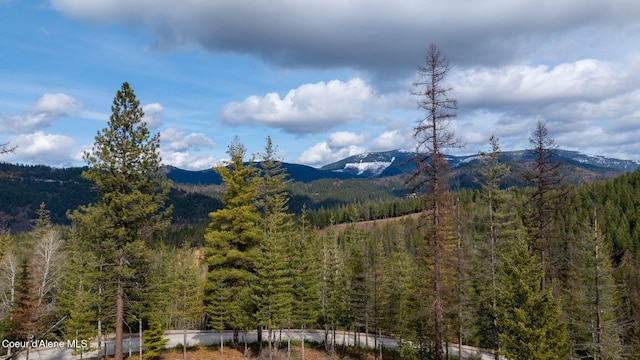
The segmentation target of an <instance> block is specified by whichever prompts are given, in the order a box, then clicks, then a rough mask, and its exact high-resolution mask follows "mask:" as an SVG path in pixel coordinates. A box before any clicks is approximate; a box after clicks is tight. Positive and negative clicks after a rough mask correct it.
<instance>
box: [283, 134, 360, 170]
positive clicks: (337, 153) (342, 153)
mask: <svg viewBox="0 0 640 360" xmlns="http://www.w3.org/2000/svg"><path fill="white" fill-rule="evenodd" d="M368 137H369V135H368V134H356V133H354V132H350V131H338V132H334V133H332V134H329V136H328V140H327V141H322V142H319V143H317V144H315V145H313V146H312V147H311V148H309V149H307V150H305V151H304V152H303V153H302V154H301V155H300V156H299V157H298V158H297V159H296V160H295V161H298V162H300V163H303V164H308V165H322V164H326V163H329V162H333V161H337V160H340V159H343V158H345V157H349V156H352V155H357V154H362V153H363V152H365V150H366V149H365V147H363V146H360V145H362V144H363V143H364V142H365V141H366V139H367V138H368Z"/></svg>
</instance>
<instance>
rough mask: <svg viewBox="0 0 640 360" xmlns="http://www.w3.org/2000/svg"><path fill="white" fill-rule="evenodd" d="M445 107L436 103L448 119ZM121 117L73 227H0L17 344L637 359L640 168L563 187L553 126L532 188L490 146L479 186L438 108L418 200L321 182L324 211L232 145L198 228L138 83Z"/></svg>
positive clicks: (9, 320) (539, 138)
mask: <svg viewBox="0 0 640 360" xmlns="http://www.w3.org/2000/svg"><path fill="white" fill-rule="evenodd" d="M429 55H430V56H432V58H431V60H432V61H433V63H432V65H434V66H431V67H425V68H424V71H425V72H427V73H428V72H429V71H431V75H430V76H431V77H433V76H434V74H439V72H438V71H441V70H443V71H444V70H446V66H443V65H445V63H442V62H440V58H439V56H440V55H439V52H437V49H436V48H430V53H429ZM445 72H446V71H445ZM427 75H428V74H427ZM421 84H422V83H418V84H417V85H421ZM427 90H428V91H426V92H425V94H426V96H427V100H425V101H424V102H422V103H421V104H422V105H423V106H424V107H425V108H433V107H430V106H429V105H430V104H431V103H430V102H429V101H431V102H434V101H436V100H438V99H437V98H435V97H432V98H431V100H429V98H428V96H434V95H433V94H438V92H434V91H432V90H433V89H431V90H429V88H428V89H427ZM448 101H449V100H448V99H445V100H443V101H441V102H438V104H439V106H445V108H446V109H449V110H451V109H454V108H455V104H454V103H453V102H451V103H450V102H448ZM112 109H113V114H112V116H111V118H110V121H109V127H108V128H105V129H104V130H102V131H101V132H99V133H98V136H97V137H96V143H95V144H94V147H93V149H92V151H91V152H87V153H85V160H86V161H87V163H88V164H89V166H88V167H87V168H86V169H84V171H83V173H82V177H83V179H85V180H86V181H88V182H89V183H91V184H93V185H94V186H95V187H96V189H97V197H96V198H94V199H93V200H91V201H88V202H87V203H86V204H83V205H80V206H78V207H77V208H75V209H69V211H68V212H67V216H68V218H69V221H70V224H69V225H55V224H54V223H53V222H52V219H51V211H50V210H49V209H48V206H49V205H47V204H45V202H42V204H41V205H40V206H39V208H38V210H37V212H36V213H35V216H34V218H33V221H32V225H33V229H32V230H31V231H29V232H23V233H19V234H12V233H11V232H9V231H7V230H4V231H2V232H0V336H1V337H2V338H4V339H10V340H13V341H24V340H27V339H51V340H68V339H78V340H98V341H99V342H98V347H101V346H102V341H104V337H105V336H106V335H107V334H115V335H114V336H115V343H116V348H115V353H116V359H121V358H122V357H123V354H122V349H123V348H122V339H123V334H124V333H125V332H130V333H132V332H136V331H138V329H140V328H141V329H143V330H144V332H145V335H144V337H145V339H146V340H145V341H146V342H145V344H146V348H147V352H146V355H145V356H147V357H149V358H152V357H154V356H156V355H157V354H158V351H161V348H162V345H163V343H164V342H163V340H162V337H161V335H160V334H162V332H163V331H164V330H165V329H183V330H185V331H186V330H188V329H212V330H218V331H220V330H234V331H235V332H236V333H239V332H244V331H248V330H260V332H261V334H262V335H263V336H262V343H263V347H264V351H267V352H268V353H269V356H271V355H272V354H273V352H275V351H278V349H280V348H281V347H284V346H286V344H282V343H280V340H279V338H278V337H277V336H276V334H277V333H279V332H282V331H289V330H290V329H296V331H301V332H303V333H304V331H305V330H306V329H321V330H324V331H325V334H326V336H325V342H324V344H323V345H324V349H325V350H326V351H327V352H328V353H330V354H333V353H334V352H335V351H336V347H337V344H336V341H335V333H336V330H344V331H347V332H349V333H350V334H352V336H354V337H356V336H358V335H357V334H358V333H368V334H372V335H374V336H375V338H376V340H375V343H374V344H373V345H374V346H378V345H379V344H381V342H380V341H378V339H379V338H378V337H379V336H382V335H386V336H391V337H393V338H395V339H396V340H397V342H398V344H399V347H398V348H397V349H396V350H395V353H394V355H395V356H397V357H399V358H402V359H432V358H435V359H440V358H443V356H444V354H443V347H442V345H443V344H466V345H472V346H475V347H479V348H485V349H490V350H493V351H495V354H496V358H497V357H498V356H499V355H501V356H504V357H506V358H509V359H560V358H571V359H621V358H625V359H638V358H640V356H639V355H638V354H640V340H639V339H640V270H639V269H640V213H638V210H637V209H639V208H640V172H633V173H629V174H626V175H623V176H620V177H617V178H615V179H612V180H606V181H596V182H591V183H581V184H575V185H569V184H568V183H567V182H566V181H565V179H563V176H562V174H563V173H562V171H561V167H562V164H561V163H558V162H556V161H555V158H554V155H555V154H556V152H557V147H556V146H555V145H554V142H553V139H552V137H551V136H550V134H549V133H548V132H547V129H546V126H545V124H544V123H542V122H539V123H538V124H537V125H536V128H535V129H533V131H532V133H531V137H530V139H529V140H530V143H531V149H530V151H531V153H532V154H533V155H534V157H535V159H536V162H535V163H533V164H531V165H530V166H529V165H528V168H527V169H525V170H526V171H524V176H523V177H522V179H521V183H522V184H524V185H523V186H518V187H516V186H510V184H506V183H505V179H506V178H507V175H508V174H509V172H510V168H509V166H508V165H507V164H504V163H501V162H500V147H499V140H498V139H497V138H495V137H492V138H491V139H489V146H488V148H489V150H488V151H486V152H482V153H481V154H479V157H480V159H481V166H480V169H479V172H478V176H477V177H476V178H475V179H474V181H475V182H476V184H477V186H476V187H474V188H472V189H464V188H456V187H455V186H453V187H451V186H450V185H452V183H451V182H450V180H451V179H450V177H449V174H448V173H447V169H446V166H444V165H443V164H444V163H443V159H444V156H443V155H442V152H441V151H442V150H444V149H446V148H447V147H448V146H452V145H454V144H453V143H450V142H448V141H450V140H451V139H453V137H450V136H449V134H446V133H445V134H444V135H445V136H444V137H442V136H441V135H438V136H436V130H435V129H436V128H437V129H438V131H442V130H443V129H445V130H446V128H443V127H440V126H438V127H436V125H437V124H439V123H438V121H440V120H443V119H445V120H446V119H447V117H449V116H453V113H451V112H447V111H432V112H431V115H429V116H431V117H429V116H427V118H426V120H425V121H424V122H421V123H420V124H419V126H417V127H416V137H417V139H418V140H419V141H420V142H421V144H423V145H424V149H425V150H428V151H425V154H427V155H426V156H418V158H417V166H416V172H415V173H414V176H412V177H410V178H408V179H407V184H408V186H411V188H410V189H411V191H407V193H410V194H411V196H408V197H406V198H400V199H399V198H389V197H386V196H384V194H382V193H380V194H376V193H375V192H368V189H366V188H364V189H359V190H360V191H367V192H368V193H367V194H366V195H367V196H368V198H358V201H354V200H351V199H355V198H351V196H353V193H354V192H355V191H357V190H354V187H353V185H349V184H354V183H349V182H347V181H345V182H339V183H338V182H335V183H334V182H333V181H331V180H327V181H326V183H322V182H321V183H320V184H324V185H325V186H326V187H336V186H337V184H339V185H340V186H342V185H343V184H346V185H345V186H344V190H345V192H344V193H343V194H342V195H340V196H339V198H338V199H336V202H335V203H333V204H332V205H331V204H330V203H327V207H324V206H322V207H320V208H315V209H307V208H306V206H304V202H302V203H300V202H296V198H295V197H294V196H292V190H291V189H295V188H296V187H298V188H299V190H298V194H304V191H305V190H304V188H305V187H308V185H305V184H292V183H290V181H289V180H287V174H286V171H285V170H284V169H283V167H282V163H281V162H279V161H278V160H277V159H276V158H275V154H276V147H275V145H274V144H272V142H271V139H270V138H267V141H266V145H265V150H264V152H263V154H262V155H261V159H259V160H261V163H260V166H259V167H258V166H256V165H255V163H254V159H248V158H247V157H248V156H247V153H246V148H245V147H244V146H243V144H242V143H241V141H240V139H238V138H236V139H235V140H234V141H233V142H232V143H231V144H230V145H229V147H228V151H227V154H228V155H229V160H228V161H227V162H226V163H225V164H224V166H219V167H216V168H215V171H216V173H217V174H218V175H219V176H220V178H221V179H222V182H223V187H222V189H223V193H222V195H221V197H220V200H219V201H220V202H221V203H220V206H219V207H217V208H212V209H209V210H208V211H209V214H208V224H207V225H206V227H200V228H199V227H191V226H175V225H174V226H170V224H171V218H172V212H173V211H174V207H173V206H171V205H168V201H167V200H168V199H169V197H170V194H171V187H170V182H169V181H168V180H167V179H166V177H165V175H164V174H163V173H162V171H161V165H160V161H159V155H158V152H157V149H158V146H159V138H158V137H157V135H152V134H150V133H149V130H148V129H147V128H146V125H145V123H143V122H140V119H141V118H142V115H143V114H142V111H141V110H140V108H139V102H138V101H137V100H136V98H135V95H134V93H133V90H132V89H131V88H130V87H129V85H128V84H127V83H124V84H123V86H122V89H121V90H119V91H118V92H117V94H116V97H115V98H114V104H113V107H112ZM61 181H64V179H61ZM453 185H455V182H454V184H453ZM307 190H308V189H307ZM334 190H335V189H334ZM338 190H339V189H338ZM183 191H185V193H186V192H187V190H184V189H183ZM316 192H317V194H318V195H315V194H316ZM320 192H322V190H319V191H318V190H313V191H310V192H309V193H307V195H305V196H310V197H313V196H320ZM333 193H335V192H333ZM52 206H55V205H52ZM293 207H298V208H299V211H298V212H299V214H297V215H296V214H294V211H293V210H292V208H293ZM198 211H201V210H198ZM405 214H417V215H414V216H402V215H405ZM176 215H177V216H180V215H179V214H175V213H174V214H173V216H176ZM362 220H374V222H373V223H372V224H371V223H369V226H367V227H364V226H361V225H362V223H361V221H362ZM338 222H342V223H344V224H343V225H341V226H336V225H335V224H337V223H338ZM27 343H28V342H27ZM303 344H304V342H303ZM232 346H238V347H240V348H242V345H241V344H239V343H238V341H237V340H236V341H234V344H232ZM76 350H77V353H78V354H81V353H83V352H85V351H87V350H89V348H86V347H85V348H78V349H76ZM360 350H361V349H356V351H360ZM2 351H3V352H10V351H12V352H15V351H26V352H27V354H28V352H29V347H28V346H27V347H26V348H25V349H7V348H5V349H2ZM220 351H221V352H223V351H224V348H223V347H220ZM303 354H304V353H303ZM380 354H382V352H378V351H375V356H376V357H378V356H381V355H380ZM303 356H304V355H303Z"/></svg>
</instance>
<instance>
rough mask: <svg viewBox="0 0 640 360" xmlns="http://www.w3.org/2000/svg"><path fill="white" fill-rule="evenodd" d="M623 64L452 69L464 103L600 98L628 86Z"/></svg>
mask: <svg viewBox="0 0 640 360" xmlns="http://www.w3.org/2000/svg"><path fill="white" fill-rule="evenodd" d="M629 75H630V74H628V73H627V72H626V71H624V69H622V68H621V66H619V65H617V64H614V63H611V62H606V61H599V60H594V59H584V60H579V61H576V62H573V63H563V64H559V65H557V66H555V67H549V66H546V65H539V66H525V65H513V66H505V67H500V68H471V69H467V70H464V71H460V72H457V73H452V78H451V86H452V88H453V90H454V95H455V97H456V98H457V99H458V101H459V102H460V103H461V104H464V106H488V107H491V106H500V105H507V104H511V105H512V104H521V105H525V104H530V103H538V104H539V103H550V102H560V101H567V100H597V99H601V98H602V97H606V96H612V95H615V94H616V93H619V92H620V91H624V90H626V89H627V88H628V85H629V84H628V83H629V80H628V78H629Z"/></svg>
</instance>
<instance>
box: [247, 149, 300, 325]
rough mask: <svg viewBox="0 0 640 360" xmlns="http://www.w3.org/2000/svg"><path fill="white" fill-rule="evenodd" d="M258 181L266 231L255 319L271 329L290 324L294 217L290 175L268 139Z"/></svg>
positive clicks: (261, 210)
mask: <svg viewBox="0 0 640 360" xmlns="http://www.w3.org/2000/svg"><path fill="white" fill-rule="evenodd" d="M262 158H263V161H262V163H261V176H260V178H259V180H258V208H259V210H260V213H261V215H262V221H261V223H260V224H261V227H262V230H263V234H262V239H261V240H260V254H259V257H258V258H257V261H256V274H257V282H256V288H255V296H256V297H255V306H256V308H257V311H256V314H255V316H256V320H257V323H258V325H259V326H264V327H266V328H267V329H268V330H272V329H275V328H283V327H284V326H285V325H287V324H288V325H291V323H290V322H291V317H290V314H291V303H292V285H291V278H290V277H291V271H290V270H291V269H290V267H289V263H288V261H287V260H288V259H289V258H290V256H289V254H290V252H289V250H290V247H291V244H290V241H291V237H292V236H293V218H292V216H291V214H289V213H288V212H287V202H288V199H289V198H288V194H287V193H286V192H285V189H286V185H287V181H286V177H287V174H286V172H285V171H284V169H283V168H282V166H281V163H280V162H278V161H277V160H276V159H275V148H274V147H273V144H272V142H271V138H269V137H268V138H267V145H266V147H265V153H264V154H263V155H262Z"/></svg>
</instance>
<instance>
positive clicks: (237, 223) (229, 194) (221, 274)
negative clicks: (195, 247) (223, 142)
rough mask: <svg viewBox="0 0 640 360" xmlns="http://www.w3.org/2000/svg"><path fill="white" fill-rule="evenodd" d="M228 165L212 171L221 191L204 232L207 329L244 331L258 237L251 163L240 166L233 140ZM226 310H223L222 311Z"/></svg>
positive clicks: (249, 310)
mask: <svg viewBox="0 0 640 360" xmlns="http://www.w3.org/2000/svg"><path fill="white" fill-rule="evenodd" d="M227 154H228V155H229V157H230V160H228V161H227V163H226V166H220V167H216V168H215V169H214V170H215V171H216V172H217V173H218V174H219V175H220V177H221V178H222V182H223V183H224V185H225V186H226V188H227V189H226V191H225V194H224V196H223V198H222V202H223V204H224V208H223V209H220V210H218V211H215V212H212V213H211V214H210V217H211V218H212V220H211V223H210V224H209V227H208V228H207V231H206V233H205V240H206V249H205V251H206V253H205V256H206V257H207V263H208V266H209V270H208V274H207V280H208V283H207V288H206V300H207V306H208V307H207V311H208V312H209V315H210V318H211V319H212V325H214V326H215V327H217V328H220V327H227V326H228V327H230V328H232V329H234V330H236V334H237V331H238V330H246V329H248V328H250V327H251V326H253V325H254V324H253V321H252V314H253V313H254V312H255V311H254V310H255V309H253V307H252V305H253V293H254V290H255V287H254V285H255V283H256V280H257V275H256V259H257V258H258V256H259V252H260V246H259V245H260V243H259V241H260V236H261V232H260V229H259V227H258V226H257V224H258V223H259V222H260V215H259V213H258V211H257V209H256V197H257V188H256V186H257V184H256V169H255V167H254V166H253V163H252V162H251V163H249V164H248V165H247V164H244V156H245V154H246V149H245V147H244V146H243V145H242V144H241V143H240V140H239V139H238V137H236V138H235V139H234V141H233V142H232V143H231V145H229V148H228V150H227ZM223 307H226V309H223Z"/></svg>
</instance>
